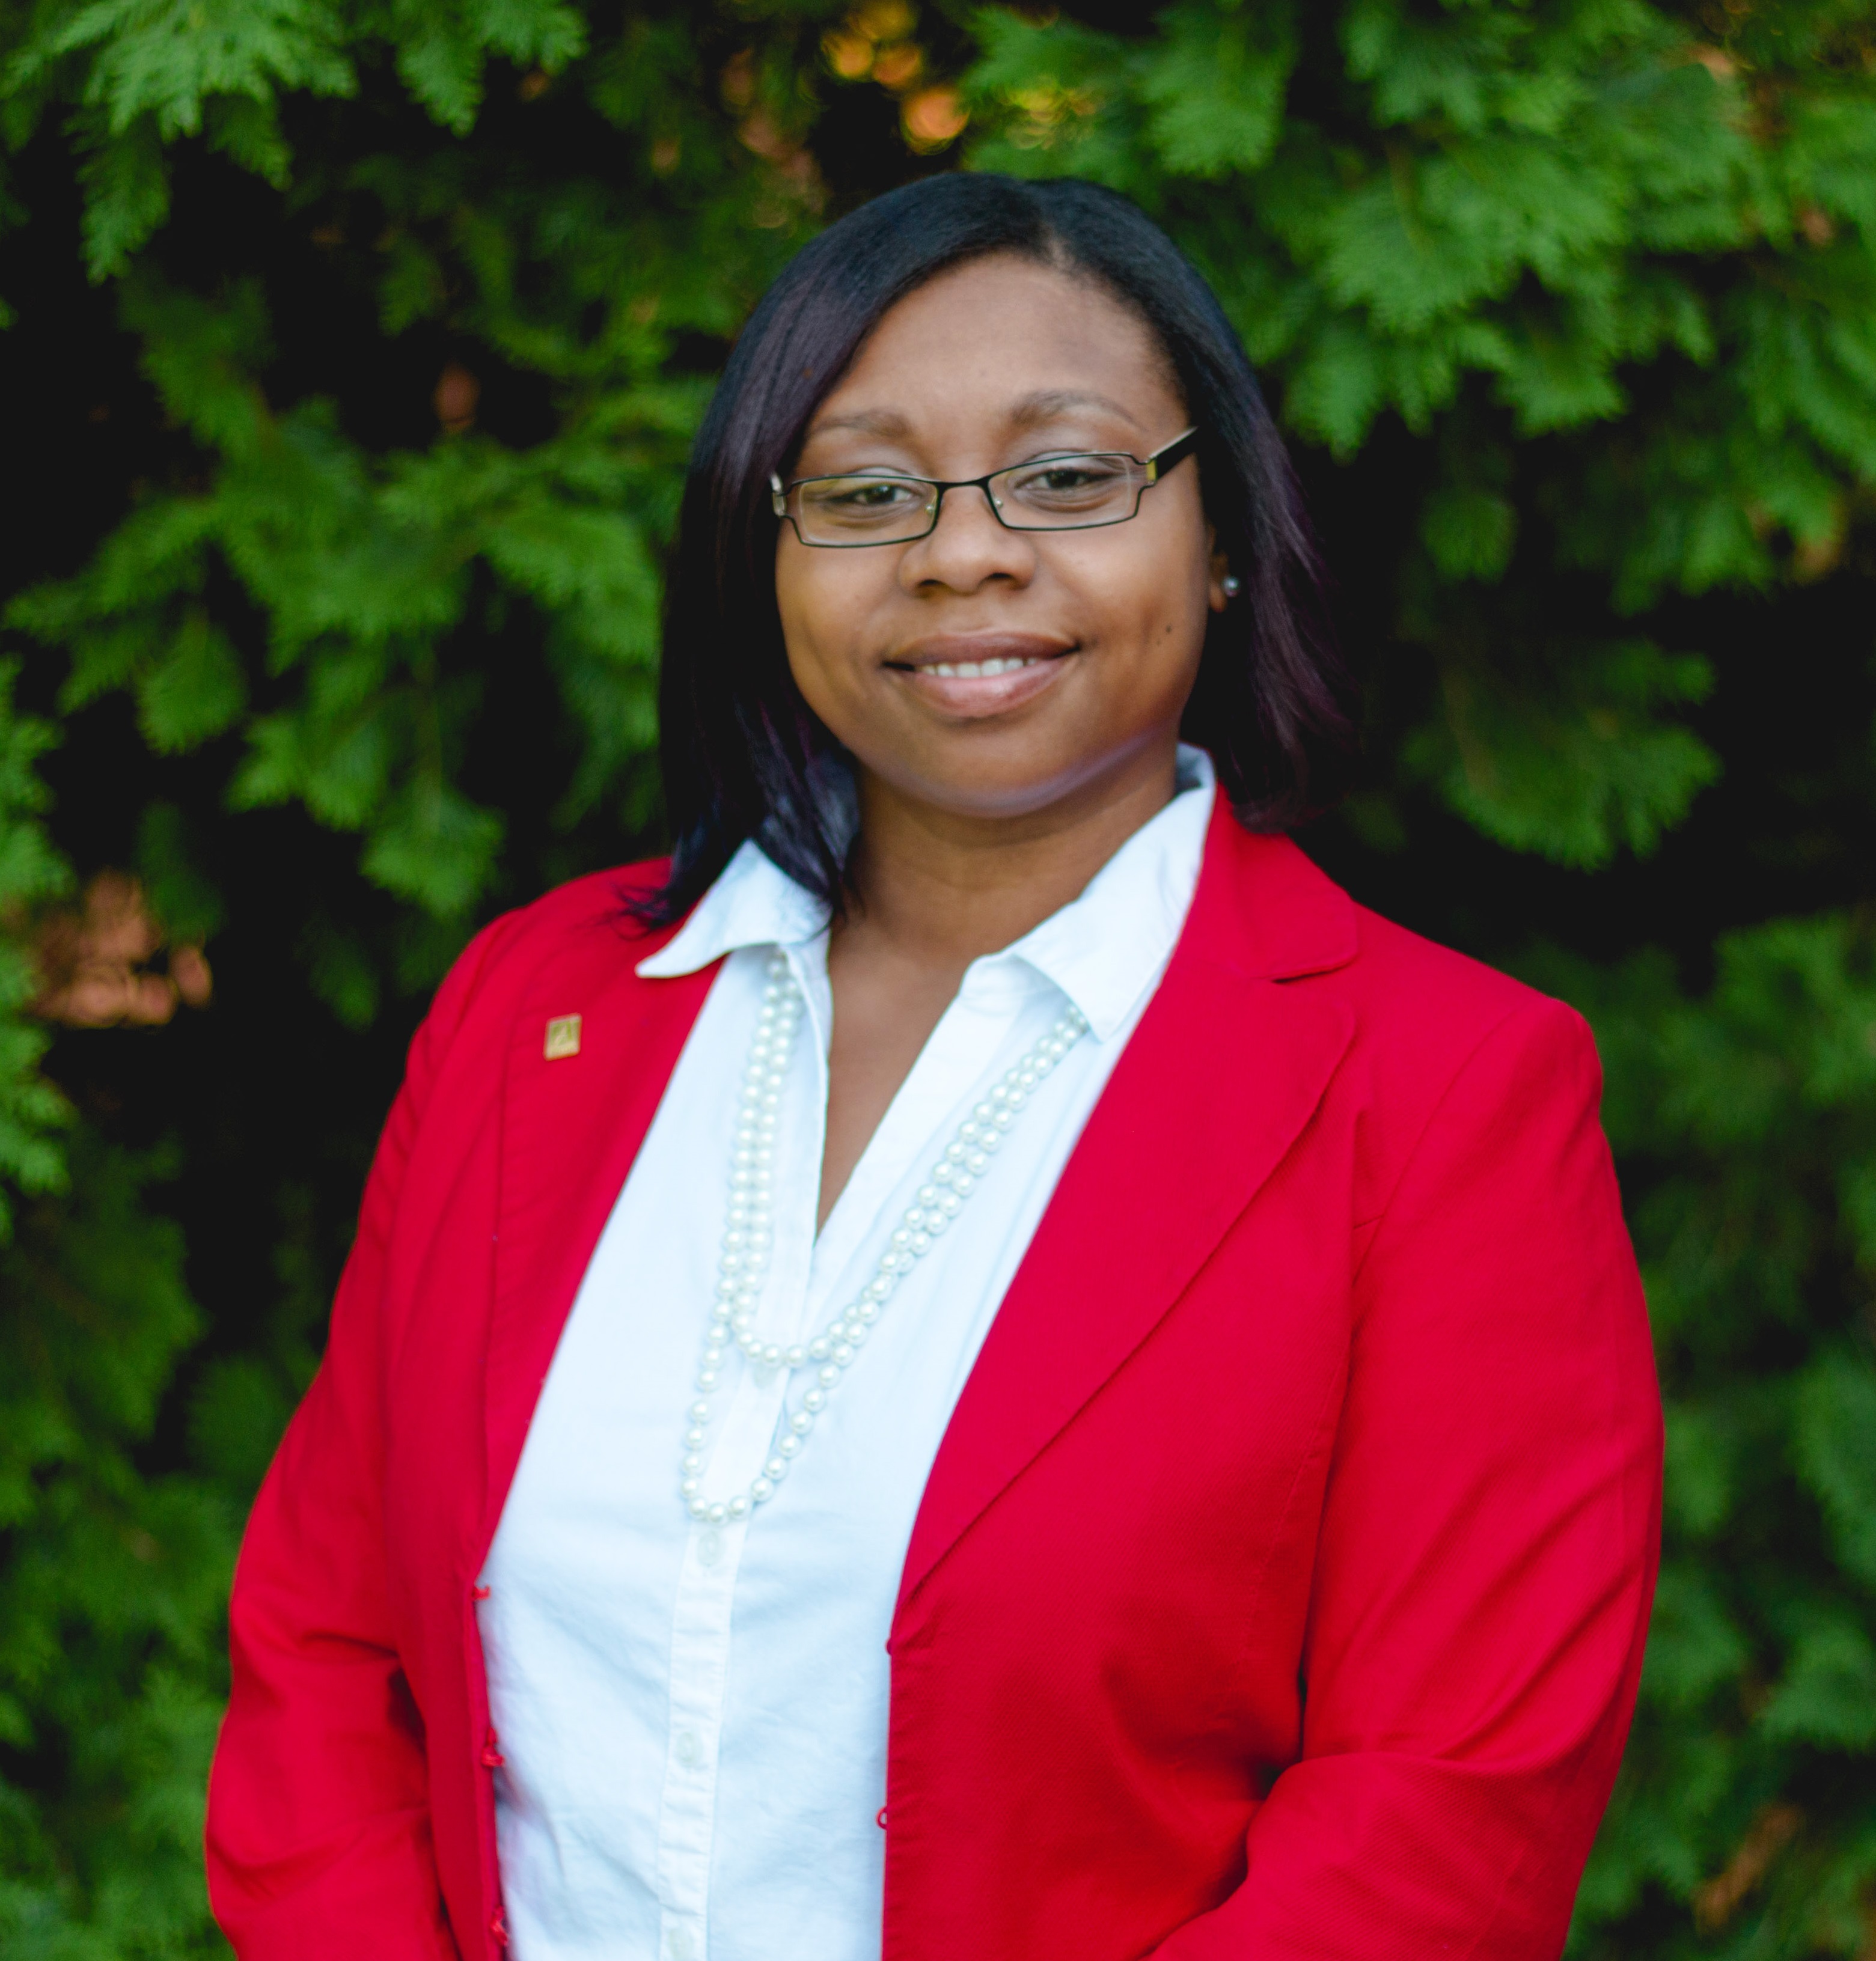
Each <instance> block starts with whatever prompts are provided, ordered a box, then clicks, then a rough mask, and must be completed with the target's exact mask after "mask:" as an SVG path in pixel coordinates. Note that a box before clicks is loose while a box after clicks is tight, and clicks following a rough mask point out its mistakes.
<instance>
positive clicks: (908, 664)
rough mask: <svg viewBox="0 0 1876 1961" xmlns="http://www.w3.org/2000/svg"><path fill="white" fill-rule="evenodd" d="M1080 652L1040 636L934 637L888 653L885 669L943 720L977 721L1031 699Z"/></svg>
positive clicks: (1006, 712) (1049, 687) (937, 635)
mask: <svg viewBox="0 0 1876 1961" xmlns="http://www.w3.org/2000/svg"><path fill="white" fill-rule="evenodd" d="M1079 653H1080V649H1079V648H1078V647H1077V646H1076V645H1075V644H1074V643H1073V642H1070V643H1066V644H1064V643H1062V642H1061V641H1059V640H1056V639H1051V638H1049V637H1048V636H1045V635H1042V634H1038V633H932V634H927V635H925V636H923V637H922V638H920V639H917V640H915V641H914V642H913V643H911V645H910V646H906V647H903V648H901V649H898V651H897V652H894V653H892V654H889V655H888V656H887V657H886V659H885V662H884V665H885V670H886V671H887V672H888V673H889V674H892V675H894V676H895V677H897V678H898V679H899V684H900V685H901V686H902V687H904V688H906V689H907V690H908V691H909V692H910V693H911V694H912V695H913V696H914V697H915V698H916V699H917V700H920V701H921V702H924V703H927V705H929V706H931V707H933V708H935V709H939V710H940V711H941V712H942V713H943V714H944V715H945V716H946V718H947V719H984V718H987V717H988V716H995V715H1007V714H1008V713H1010V712H1011V711H1012V710H1013V709H1018V708H1022V707H1025V706H1027V705H1028V704H1029V703H1030V702H1032V701H1034V700H1036V699H1037V698H1038V697H1039V696H1041V695H1042V694H1045V692H1047V690H1049V689H1051V688H1052V687H1054V685H1055V684H1056V683H1057V682H1058V681H1060V680H1061V678H1062V677H1063V676H1064V674H1066V673H1067V671H1068V668H1069V665H1070V662H1072V661H1073V660H1074V659H1075V658H1077V656H1078V655H1079Z"/></svg>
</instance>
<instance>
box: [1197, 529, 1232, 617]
mask: <svg viewBox="0 0 1876 1961" xmlns="http://www.w3.org/2000/svg"><path fill="white" fill-rule="evenodd" d="M1205 550H1206V553H1207V555H1208V561H1209V563H1208V567H1207V572H1208V585H1207V587H1206V591H1205V602H1206V604H1208V606H1210V607H1211V610H1212V611H1213V612H1214V613H1222V612H1223V611H1224V609H1225V608H1226V607H1227V606H1229V605H1230V603H1231V601H1232V600H1233V598H1234V597H1235V596H1236V593H1237V590H1238V582H1237V581H1236V579H1233V578H1232V576H1231V563H1230V560H1228V559H1227V557H1226V556H1225V555H1224V553H1223V552H1221V551H1220V550H1219V549H1218V528H1217V525H1207V526H1206V527H1205Z"/></svg>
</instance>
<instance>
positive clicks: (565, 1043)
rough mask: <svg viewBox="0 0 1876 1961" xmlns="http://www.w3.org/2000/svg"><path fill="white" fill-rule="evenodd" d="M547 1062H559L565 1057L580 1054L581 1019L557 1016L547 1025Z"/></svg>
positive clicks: (570, 1016) (573, 1016) (571, 1016)
mask: <svg viewBox="0 0 1876 1961" xmlns="http://www.w3.org/2000/svg"><path fill="white" fill-rule="evenodd" d="M578 1054H579V1016H577V1015H556V1016H554V1019H553V1020H552V1021H550V1022H548V1024H547V1060H548V1061H550V1062H558V1061H560V1060H561V1058H562V1057H564V1056H570V1055H578Z"/></svg>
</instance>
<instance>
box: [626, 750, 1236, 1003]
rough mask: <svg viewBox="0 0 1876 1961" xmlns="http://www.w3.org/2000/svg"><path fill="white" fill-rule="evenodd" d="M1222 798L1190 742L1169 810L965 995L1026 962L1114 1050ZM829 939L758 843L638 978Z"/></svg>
mask: <svg viewBox="0 0 1876 1961" xmlns="http://www.w3.org/2000/svg"><path fill="white" fill-rule="evenodd" d="M1216 788H1217V780H1216V777H1215V775H1214V771H1213V769H1212V765H1211V757H1209V756H1208V755H1207V754H1205V753H1204V751H1203V750H1202V749H1194V748H1188V747H1187V746H1186V745H1184V744H1181V745H1180V747H1179V787H1178V789H1176V791H1175V792H1174V794H1173V797H1172V802H1170V803H1169V804H1168V805H1166V808H1164V809H1163V810H1162V811H1161V812H1159V814H1158V815H1157V816H1155V817H1153V818H1150V819H1149V821H1147V823H1145V824H1142V825H1141V827H1140V828H1139V829H1138V830H1137V831H1135V832H1134V834H1133V836H1132V837H1130V838H1128V840H1127V842H1126V843H1125V844H1123V845H1122V846H1121V848H1120V849H1119V850H1118V851H1116V852H1115V854H1114V856H1112V858H1110V859H1109V860H1108V862H1107V863H1105V865H1104V866H1102V868H1101V869H1100V870H1099V872H1096V874H1095V875H1094V877H1093V878H1092V879H1090V881H1089V882H1088V885H1087V888H1086V890H1085V891H1083V893H1082V894H1081V895H1080V898H1076V899H1072V900H1070V902H1069V903H1068V904H1067V905H1065V906H1064V907H1062V908H1061V910H1060V911H1058V912H1055V913H1052V914H1050V916H1049V917H1048V918H1047V919H1045V920H1043V922H1042V924H1041V925H1040V926H1036V927H1035V929H1033V930H1032V931H1031V932H1029V933H1026V934H1025V935H1024V936H1023V938H1022V939H1019V940H1017V941H1016V942H1015V943H1014V944H1013V945H1010V946H1007V947H1006V948H1004V949H1003V951H1002V952H1000V953H994V954H990V955H986V956H985V957H984V958H983V959H981V960H978V961H973V962H972V963H971V968H970V971H969V972H968V973H967V974H966V975H965V987H967V988H968V987H970V985H971V982H972V980H973V978H974V977H978V976H979V975H983V976H984V977H989V976H990V975H991V974H994V972H995V971H997V970H998V969H1000V968H1001V969H1005V970H1007V968H1008V967H1009V966H1010V965H1012V964H1013V963H1016V962H1021V963H1022V964H1023V965H1026V966H1027V967H1029V968H1032V969H1033V970H1034V971H1035V972H1037V973H1038V974H1042V975H1043V976H1044V977H1046V978H1047V979H1048V980H1051V981H1052V982H1053V983H1054V984H1055V985H1056V986H1057V987H1059V988H1060V989H1061V991H1062V992H1063V993H1064V994H1066V995H1067V996H1068V998H1069V1000H1071V1001H1072V1002H1073V1003H1074V1004H1075V1006H1077V1008H1079V1009H1080V1010H1081V1012H1082V1013H1083V1014H1084V1015H1085V1016H1086V1017H1087V1019H1088V1025H1089V1028H1090V1031H1091V1032H1093V1035H1094V1036H1095V1038H1096V1040H1097V1041H1107V1040H1108V1039H1109V1038H1110V1037H1111V1036H1112V1035H1113V1034H1114V1033H1115V1031H1116V1030H1117V1029H1118V1028H1121V1026H1122V1025H1124V1024H1125V1022H1126V1020H1127V1019H1128V1016H1129V1014H1130V1013H1131V1012H1132V1010H1133V1009H1134V1006H1135V1004H1136V1003H1137V1002H1138V1000H1139V999H1140V996H1141V994H1142V993H1144V991H1145V990H1146V989H1147V987H1149V986H1150V985H1151V984H1152V982H1153V979H1154V978H1155V977H1156V976H1157V974H1158V973H1159V971H1160V968H1162V967H1163V966H1164V965H1165V964H1166V961H1167V959H1168V958H1169V957H1170V955H1171V954H1172V949H1173V947H1174V945H1176V943H1177V942H1178V939H1179V932H1180V929H1181V928H1182V926H1184V925H1185V914H1186V911H1187V910H1188V907H1190V906H1191V904H1192V894H1193V892H1194V891H1195V890H1196V889H1197V887H1198V872H1199V866H1200V864H1201V861H1202V860H1203V859H1204V850H1205V834H1206V831H1207V829H1208V827H1209V825H1210V824H1211V809H1212V802H1213V799H1214V796H1215V795H1216ZM826 929H827V912H826V909H825V907H823V906H822V904H821V902H820V901H819V900H818V899H816V898H814V897H813V895H812V894H810V893H809V892H807V891H804V890H803V889H802V887H800V886H799V885H796V883H795V882H794V880H793V878H790V877H789V875H788V874H787V873H786V872H784V871H783V870H782V869H781V868H780V866H778V865H777V864H776V863H775V862H774V860H773V859H771V858H769V857H767V856H766V855H765V854H764V853H763V852H762V850H761V848H760V847H758V845H757V844H755V843H754V841H753V840H751V841H750V842H748V843H745V844H744V845H743V846H742V848H741V849H740V850H739V851H738V852H737V853H736V855H735V857H733V858H732V859H731V860H730V861H729V864H728V865H727V866H725V867H724V869H723V872H722V873H721V874H720V875H719V877H718V878H717V879H716V882H715V883H714V884H713V885H712V886H711V887H710V890H709V891H707V892H706V893H705V894H704V896H703V898H701V899H700V900H699V901H697V906H696V908H695V909H694V910H693V912H692V913H691V917H689V918H688V920H685V921H684V924H683V926H681V928H680V929H678V933H677V934H676V935H675V936H674V937H673V938H672V939H670V940H669V941H668V942H666V944H665V945H663V946H662V947H661V948H660V949H659V950H658V952H656V953H654V954H652V955H650V956H649V958H646V959H644V960H642V961H640V962H639V965H638V971H639V973H640V974H642V975H643V976H644V977H646V979H647V980H668V979H671V978H673V977H675V976H677V975H678V974H694V973H696V972H697V971H698V970H699V969H700V968H704V967H707V966H709V965H710V963H711V961H714V960H720V959H721V958H723V955H725V954H726V953H731V952H735V950H736V949H739V948H740V947H745V946H804V945H807V944H809V942H812V941H814V940H815V939H818V938H820V937H821V936H822V934H823V933H825V931H826Z"/></svg>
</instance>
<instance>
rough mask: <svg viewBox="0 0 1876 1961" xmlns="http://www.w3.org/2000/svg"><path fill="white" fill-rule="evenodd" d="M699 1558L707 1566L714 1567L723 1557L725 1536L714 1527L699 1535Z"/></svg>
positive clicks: (709, 1527) (707, 1527) (706, 1528)
mask: <svg viewBox="0 0 1876 1961" xmlns="http://www.w3.org/2000/svg"><path fill="white" fill-rule="evenodd" d="M697 1558H698V1560H699V1561H700V1563H701V1564H704V1565H705V1566H714V1565H715V1564H716V1562H717V1561H719V1559H721V1558H723V1534H722V1533H721V1532H719V1531H718V1530H717V1529H716V1527H715V1526H706V1527H705V1528H704V1530H703V1531H702V1532H699V1533H698V1534H697Z"/></svg>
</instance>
